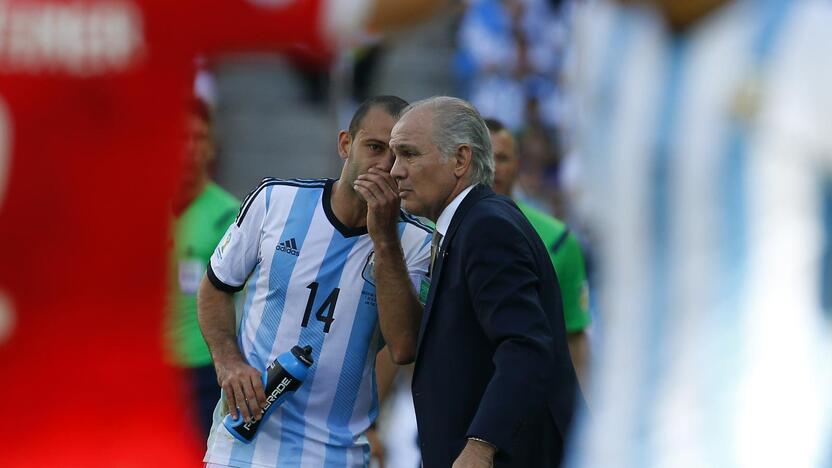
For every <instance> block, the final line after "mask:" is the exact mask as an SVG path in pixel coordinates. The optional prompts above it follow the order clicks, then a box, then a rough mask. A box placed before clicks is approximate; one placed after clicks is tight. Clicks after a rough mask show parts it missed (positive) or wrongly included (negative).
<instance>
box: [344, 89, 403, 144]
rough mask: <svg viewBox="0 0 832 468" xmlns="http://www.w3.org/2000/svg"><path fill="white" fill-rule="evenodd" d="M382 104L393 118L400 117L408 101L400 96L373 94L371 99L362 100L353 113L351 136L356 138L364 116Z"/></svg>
mask: <svg viewBox="0 0 832 468" xmlns="http://www.w3.org/2000/svg"><path fill="white" fill-rule="evenodd" d="M377 106H380V107H382V108H384V110H385V112H387V113H388V114H390V115H391V116H392V117H393V118H399V114H401V112H402V110H404V108H405V107H407V101H405V100H404V99H402V98H400V97H398V96H387V95H384V96H373V97H371V98H370V99H367V100H366V101H364V102H362V103H361V105H360V106H358V109H356V111H355V114H353V115H352V120H350V130H349V131H350V138H355V134H356V133H358V129H359V127H361V121H362V120H363V119H364V116H365V115H367V112H369V111H370V109H372V108H373V107H377Z"/></svg>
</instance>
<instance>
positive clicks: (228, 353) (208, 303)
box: [197, 277, 243, 364]
mask: <svg viewBox="0 0 832 468" xmlns="http://www.w3.org/2000/svg"><path fill="white" fill-rule="evenodd" d="M197 319H198V321H199V328H200V330H201V331H202V336H203V337H204V338H205V343H206V344H207V345H208V349H209V350H210V351H211V357H212V359H213V360H214V362H215V363H219V364H223V363H227V362H232V361H236V360H243V357H242V355H241V354H240V349H239V348H238V347H237V335H236V320H235V311H234V298H233V296H232V295H231V294H228V293H226V292H224V291H220V290H219V289H217V288H215V287H214V285H213V284H211V282H210V281H208V278H207V277H203V278H202V282H201V283H200V285H199V293H198V294H197Z"/></svg>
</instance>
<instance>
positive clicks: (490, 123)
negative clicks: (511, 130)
mask: <svg viewBox="0 0 832 468" xmlns="http://www.w3.org/2000/svg"><path fill="white" fill-rule="evenodd" d="M482 120H484V121H485V126H486V127H488V131H489V132H491V133H497V132H502V131H503V130H505V129H506V126H505V125H503V123H502V122H500V121H499V120H497V119H494V118H491V117H488V118H485V119H482Z"/></svg>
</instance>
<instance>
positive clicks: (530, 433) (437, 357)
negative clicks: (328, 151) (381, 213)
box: [367, 97, 576, 468]
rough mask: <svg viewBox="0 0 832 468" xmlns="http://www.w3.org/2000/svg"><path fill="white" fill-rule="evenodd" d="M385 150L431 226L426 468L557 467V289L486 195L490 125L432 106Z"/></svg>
mask: <svg viewBox="0 0 832 468" xmlns="http://www.w3.org/2000/svg"><path fill="white" fill-rule="evenodd" d="M390 144H391V147H392V149H393V151H394V153H395V156H396V161H395V164H394V166H393V169H392V171H391V174H390V175H391V176H392V178H393V179H395V182H396V188H397V189H398V195H399V197H400V198H401V200H402V204H403V206H404V208H405V209H407V210H408V211H410V212H411V213H414V214H417V215H421V216H425V217H427V218H429V219H431V220H433V221H435V222H436V233H435V235H434V239H433V246H432V247H433V249H432V251H433V256H432V257H433V258H434V260H433V261H432V266H431V273H430V274H431V285H430V292H429V294H428V295H427V298H426V303H425V307H424V312H423V316H422V320H421V328H420V330H419V332H418V335H417V351H416V367H415V371H414V377H413V398H414V402H415V406H416V416H417V422H418V425H419V439H420V445H421V450H422V457H423V460H424V466H425V467H427V468H433V467H436V468H445V467H448V466H453V467H455V468H461V467H480V466H482V467H489V466H504V467H526V468H528V467H552V466H557V465H558V464H559V463H560V459H561V455H562V451H563V444H564V438H565V436H566V433H567V429H568V426H569V422H570V420H571V416H572V409H573V404H574V401H575V392H576V385H575V382H576V381H575V372H574V369H573V368H572V364H571V362H570V359H569V351H568V349H567V342H566V333H565V328H564V322H563V312H562V309H561V297H560V291H559V290H558V288H557V280H556V278H555V272H554V270H553V269H552V263H551V261H549V257H548V254H547V252H546V248H545V247H544V246H543V244H542V242H541V241H540V238H539V237H538V235H537V234H536V233H535V231H534V229H533V228H532V227H531V225H530V224H529V223H528V221H527V220H526V218H525V217H524V216H523V214H522V213H521V212H520V210H519V209H518V208H517V206H516V205H515V204H514V203H513V202H512V201H511V200H510V199H508V198H506V197H503V196H500V195H496V194H494V192H493V191H492V190H491V189H490V188H489V185H490V184H491V181H492V179H493V176H494V165H493V164H494V163H493V158H492V155H491V142H490V138H489V134H488V129H487V128H486V126H485V123H484V122H483V120H482V118H481V117H480V115H479V113H478V112H477V111H476V110H475V109H474V108H473V106H471V105H470V104H468V103H467V102H465V101H462V100H460V99H456V98H449V97H434V98H430V99H427V100H424V101H420V102H417V103H415V104H413V105H411V106H410V107H409V108H407V109H406V110H405V112H404V114H403V116H402V117H401V120H399V122H398V123H397V124H396V126H395V127H394V128H393V132H392V134H391V140H390ZM367 177H378V176H374V175H368V176H367ZM378 185H381V184H378ZM385 190H386V189H385ZM388 195H389V194H388ZM379 196H383V195H382V194H379Z"/></svg>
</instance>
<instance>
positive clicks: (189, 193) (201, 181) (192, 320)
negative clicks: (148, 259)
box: [167, 98, 240, 439]
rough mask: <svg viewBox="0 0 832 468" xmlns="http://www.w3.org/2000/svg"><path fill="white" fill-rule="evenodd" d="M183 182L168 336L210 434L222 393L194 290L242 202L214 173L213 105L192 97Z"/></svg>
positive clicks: (194, 412)
mask: <svg viewBox="0 0 832 468" xmlns="http://www.w3.org/2000/svg"><path fill="white" fill-rule="evenodd" d="M185 151H186V155H185V158H184V160H183V161H184V163H185V167H184V169H183V171H182V176H183V177H182V183H181V185H180V190H179V193H178V194H177V196H176V198H175V199H174V204H173V212H174V216H176V221H175V224H174V247H173V262H174V265H173V274H172V281H173V285H172V291H171V297H170V300H171V304H170V307H169V309H170V310H169V314H170V315H169V317H168V323H167V340H168V346H169V347H170V353H171V357H172V359H173V362H174V363H175V364H176V365H177V366H178V367H181V368H182V369H183V370H184V371H185V385H186V388H187V392H186V400H187V402H188V404H189V406H190V409H191V411H189V412H188V413H189V415H190V416H191V417H192V419H193V420H194V423H196V424H197V425H198V427H199V429H200V432H201V434H202V435H203V437H204V438H206V439H207V438H208V432H209V431H210V429H211V420H212V414H213V412H214V406H216V404H217V400H219V397H220V390H219V388H218V387H217V375H216V373H215V372H214V366H213V363H212V362H211V354H210V353H209V352H208V346H207V345H206V344H205V340H204V339H203V338H202V333H201V332H200V331H199V323H198V322H197V316H196V292H197V289H198V287H199V281H200V280H201V279H202V276H203V275H204V274H205V269H206V266H207V265H208V261H209V260H210V258H211V254H212V253H213V252H214V249H215V248H216V247H217V245H218V244H219V242H220V240H221V239H222V236H223V235H224V234H225V230H226V229H227V228H228V226H229V225H230V224H231V223H232V222H234V218H235V217H236V216H237V208H238V207H239V206H240V201H239V200H237V199H236V198H235V197H234V196H233V195H231V194H229V193H228V192H226V191H225V190H223V189H222V188H221V187H220V186H219V185H217V184H215V183H214V182H213V181H212V180H211V177H210V171H211V166H212V164H213V162H214V159H215V156H216V146H215V143H214V135H213V123H212V116H211V109H210V108H209V107H208V105H207V104H206V103H205V101H203V100H202V99H200V98H194V99H193V100H192V101H191V107H190V115H189V116H188V122H187V144H186V146H185Z"/></svg>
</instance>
